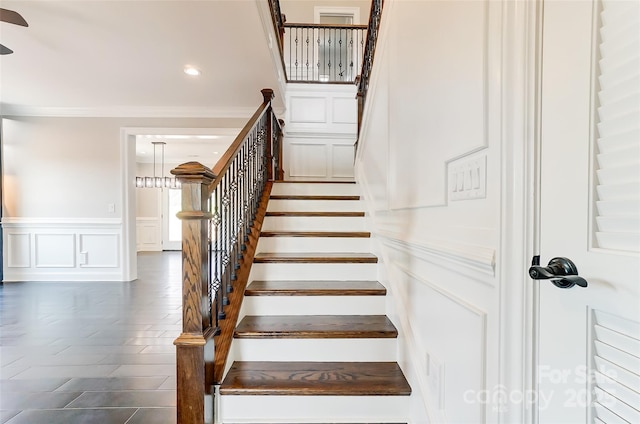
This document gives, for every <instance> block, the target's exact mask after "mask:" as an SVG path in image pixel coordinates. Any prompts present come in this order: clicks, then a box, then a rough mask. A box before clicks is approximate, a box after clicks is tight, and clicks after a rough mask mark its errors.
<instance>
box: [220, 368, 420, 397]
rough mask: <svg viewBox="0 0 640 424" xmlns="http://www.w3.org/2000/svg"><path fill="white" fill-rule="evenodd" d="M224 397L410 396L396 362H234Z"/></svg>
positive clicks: (226, 382) (228, 374) (226, 380)
mask: <svg viewBox="0 0 640 424" xmlns="http://www.w3.org/2000/svg"><path fill="white" fill-rule="evenodd" d="M220 394H221V395H295V396H304V395H320V396H409V395H410V394H411V387H410V386H409V383H408V382H407V380H406V378H405V376H404V374H403V373H402V370H401V369H400V367H399V366H398V364H397V363H395V362H234V363H233V365H232V366H231V369H230V370H229V372H228V373H227V376H226V377H225V379H224V381H223V383H222V385H221V386H220Z"/></svg>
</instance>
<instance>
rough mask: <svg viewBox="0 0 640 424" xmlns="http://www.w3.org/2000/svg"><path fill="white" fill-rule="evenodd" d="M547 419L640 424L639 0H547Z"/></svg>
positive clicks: (543, 366)
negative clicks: (559, 268)
mask: <svg viewBox="0 0 640 424" xmlns="http://www.w3.org/2000/svg"><path fill="white" fill-rule="evenodd" d="M543 17H544V19H543V49H542V93H541V98H540V100H541V133H540V135H541V155H540V163H541V168H540V228H539V231H540V233H539V234H540V244H539V253H540V255H541V263H542V265H547V264H548V262H549V260H550V259H551V258H554V257H567V258H569V259H571V260H572V261H573V262H574V264H575V265H576V267H577V269H578V271H579V275H580V277H582V278H584V280H585V281H587V282H588V286H587V287H585V288H583V287H579V286H574V287H571V288H564V289H563V288H558V287H556V286H555V285H554V284H552V282H551V281H550V280H539V281H532V284H539V302H540V303H539V311H538V314H539V329H538V330H539V335H538V342H539V346H538V348H539V351H538V357H537V359H538V360H537V363H538V369H537V371H538V373H537V374H538V378H537V381H538V389H539V390H538V393H537V395H538V399H537V400H538V418H539V419H538V422H539V423H545V424H546V423H554V424H555V423H640V412H639V409H640V259H639V253H640V2H638V1H637V0H626V1H624V0H615V1H611V0H604V1H597V2H595V3H594V2H592V1H591V0H569V1H560V0H546V1H545V2H544V12H543Z"/></svg>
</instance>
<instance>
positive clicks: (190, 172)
mask: <svg viewBox="0 0 640 424" xmlns="http://www.w3.org/2000/svg"><path fill="white" fill-rule="evenodd" d="M171 173H172V174H173V175H175V176H176V177H177V178H178V180H180V182H182V183H184V182H195V181H200V182H201V183H203V184H207V185H208V184H210V183H211V181H213V180H214V179H215V178H216V176H215V174H214V173H213V171H212V170H211V169H209V168H207V167H206V166H204V165H203V164H201V163H200V162H187V163H183V164H182V165H178V166H177V167H175V168H174V169H172V170H171Z"/></svg>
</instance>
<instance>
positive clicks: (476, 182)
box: [447, 154, 487, 200]
mask: <svg viewBox="0 0 640 424" xmlns="http://www.w3.org/2000/svg"><path fill="white" fill-rule="evenodd" d="M447 178H448V188H447V194H448V196H449V200H471V199H484V198H485V197H487V155H486V154H483V155H481V156H475V157H473V158H462V159H458V160H455V161H452V162H450V163H449V166H448V173H447Z"/></svg>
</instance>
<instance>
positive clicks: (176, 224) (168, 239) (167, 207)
mask: <svg viewBox="0 0 640 424" xmlns="http://www.w3.org/2000/svg"><path fill="white" fill-rule="evenodd" d="M162 190H163V193H162V203H163V207H162V250H181V249H182V221H180V219H179V218H178V217H177V216H176V214H177V213H178V212H180V210H181V202H182V200H181V193H182V191H181V190H180V189H172V188H164V189H162Z"/></svg>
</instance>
